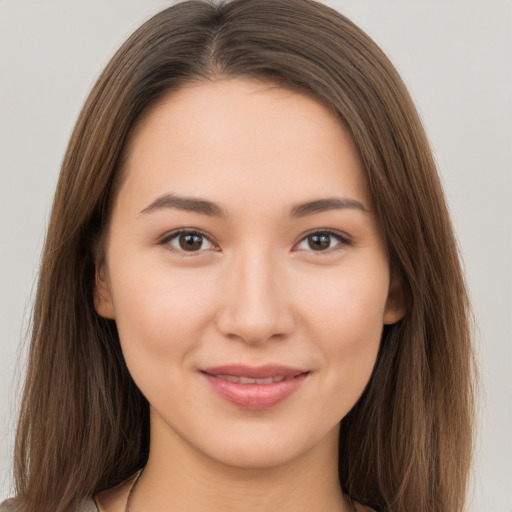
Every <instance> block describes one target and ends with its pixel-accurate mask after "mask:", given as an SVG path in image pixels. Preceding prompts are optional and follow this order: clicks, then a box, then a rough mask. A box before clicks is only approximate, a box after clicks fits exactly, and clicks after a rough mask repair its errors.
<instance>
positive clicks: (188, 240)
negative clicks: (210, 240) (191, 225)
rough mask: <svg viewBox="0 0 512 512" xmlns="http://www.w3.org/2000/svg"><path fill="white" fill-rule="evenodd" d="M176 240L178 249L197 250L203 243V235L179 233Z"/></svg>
mask: <svg viewBox="0 0 512 512" xmlns="http://www.w3.org/2000/svg"><path fill="white" fill-rule="evenodd" d="M178 240H179V244H180V249H183V250H184V251H198V250H199V249H201V246H202V245H203V237H202V236H201V235H196V234H192V235H180V237H179V239H178Z"/></svg>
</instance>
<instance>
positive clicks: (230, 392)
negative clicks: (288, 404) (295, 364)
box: [203, 372, 309, 411]
mask: <svg viewBox="0 0 512 512" xmlns="http://www.w3.org/2000/svg"><path fill="white" fill-rule="evenodd" d="M203 375H204V376H205V377H206V380H207V381H208V382H209V383H210V385H211V386H212V388H213V390H214V391H215V392H216V393H217V395H219V396H220V397H221V398H223V399H224V400H226V401H227V402H229V403H230V404H233V405H235V406H236V407H239V408H241V409H247V410H249V411H263V410H265V409H270V408H271V407H275V406H276V405H278V404H280V403H281V402H282V401H283V400H285V399H286V398H288V397H289V396H290V395H292V394H293V393H295V392H296V391H297V390H298V389H299V388H300V387H301V385H302V383H303V382H304V380H305V379H306V377H307V376H308V375H309V373H301V374H300V375H297V376H296V377H293V378H292V379H287V380H283V381H281V382H273V383H272V384H239V383H237V382H230V381H229V380H225V379H221V378H219V377H215V376H214V375H210V374H209V373H204V372H203Z"/></svg>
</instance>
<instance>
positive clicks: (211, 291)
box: [95, 79, 403, 467]
mask: <svg viewBox="0 0 512 512" xmlns="http://www.w3.org/2000/svg"><path fill="white" fill-rule="evenodd" d="M125 170H126V176H125V180H124V182H123V183H122V185H121V187H120V190H119V193H118V195H117V198H116V200H115V204H114V208H113V214H112V219H111V223H110V225H109V229H108V233H107V235H106V244H105V259H104V262H103V263H102V264H101V265H99V266H98V269H97V284H96V290H95V294H96V295H95V303H96V308H97V311H98V313H99V314H101V315H102V316H105V317H109V318H114V319H115V320H116V323H117V327H118V331H119V336H120V340H121V345H122V349H123V353H124V357H125V359H126V364H127V366H128V368H129V371H130V373H131V375H132V376H133V379H134V381H135V382H136V384H137V386H138V387H139V388H140V390H141V391H142V393H143V394H144V395H145V397H146V398H147V400H148V401H149V403H150V405H151V421H152V440H151V442H152V446H153V445H154V443H164V444H168V445H170V446H178V445H181V446H184V445H186V446H187V447H188V448H187V449H189V450H190V449H192V450H193V451H194V452H195V453H197V454H202V455H205V456H207V457H209V458H210V460H211V459H213V460H216V461H220V462H223V463H226V464H230V465H236V466H244V467H267V466H272V465H275V464H279V463H282V462H285V461H291V460H293V459H294V458H296V457H300V456H302V455H304V454H306V453H312V452H314V451H315V450H316V451H318V450H322V447H324V448H325V447H327V446H328V447H329V450H330V452H331V453H332V449H333V448H334V447H335V446H336V443H337V437H338V426H339V422H340V420H341V419H342V418H343V417H344V416H345V415H346V414H347V412H348V411H349V410H350V409H351V408H352V406H353V405H354V404H355V402H356V401H357V399H358V398H359V396H360V395H361V393H362V392H363V390H364V388H365V386H366V384H367V382H368V380H369V378H370V374H371V373H372V369H373V366H374V363H375V360H376V356H377V351H378V348H379V342H380V338H381V333H382V328H383V325H384V324H385V323H393V322H395V321H397V320H398V319H399V318H400V317H401V316H402V313H403V311H402V309H403V308H402V306H401V304H400V300H399V291H398V290H397V289H396V288H397V286H396V285H395V284H394V283H391V282H390V273H389V263H388V260H387V256H386V251H385V248H384V243H383V239H382V236H381V233H380V231H379V227H378V222H377V218H376V216H375V212H374V210H373V205H372V202H371V197H370V195H369V191H368V187H367V183H366V181H365V177H364V174H363V171H362V168H361V163H360V161H359V158H358V155H357V152H356V150H355V149H354V146H353V143H352V140H351V138H350V136H349V135H348V133H347V131H346V130H344V129H343V128H342V126H341V125H340V123H339V122H338V121H337V120H336V118H335V117H334V115H333V114H331V113H330V112H329V111H328V110H327V109H326V108H325V107H324V106H322V105H320V104H319V103H318V102H316V101H315V100H313V99H311V98H309V97H307V96H304V95H301V94H298V93H294V92H291V91H289V90H284V89H281V88H278V87H276V86H269V85H265V84H261V83H257V82H251V81H244V80H238V79H236V80H225V81H217V82H213V83H201V84H193V85H190V86H188V87H185V88H183V89H181V90H180V91H178V92H175V93H173V94H170V95H169V96H167V97H166V98H165V100H164V101H161V102H160V103H159V104H158V105H157V106H155V107H154V108H153V109H152V110H151V111H150V112H148V113H147V114H146V115H145V117H144V118H143V119H142V121H141V122H140V124H139V125H138V127H137V129H136V131H135V133H134V135H133V138H132V140H131V143H130V146H129V148H128V157H127V162H126V169H125ZM390 289H391V293H390Z"/></svg>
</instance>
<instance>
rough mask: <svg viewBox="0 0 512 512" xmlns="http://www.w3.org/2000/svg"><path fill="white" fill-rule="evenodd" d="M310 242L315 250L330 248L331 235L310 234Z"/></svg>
mask: <svg viewBox="0 0 512 512" xmlns="http://www.w3.org/2000/svg"><path fill="white" fill-rule="evenodd" d="M308 244H309V247H310V248H311V249H313V250H314V251H323V250H325V249H329V246H330V245H331V235H330V234H329V233H320V234H314V235H309V236H308Z"/></svg>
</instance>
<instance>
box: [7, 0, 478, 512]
mask: <svg viewBox="0 0 512 512" xmlns="http://www.w3.org/2000/svg"><path fill="white" fill-rule="evenodd" d="M33 325H34V329H33V337H32V345H31V351H30V361H29V370H28V375H27V381H26V387H25V394H24V397H23V402H22V409H21V415H20V420H19V426H18V434H17V441H16V460H15V474H16V485H17V497H16V499H14V500H13V501H11V502H9V503H7V504H5V505H4V508H5V510H20V511H21V510H23V511H35V510H38V511H64V510H65V511H69V510H96V509H98V510H101V511H104V512H116V511H123V510H132V511H142V512H143V511H145V510H217V509H219V510H247V511H250V510H268V509H269V508H270V507H276V506H277V507H279V508H280V509H281V510H285V511H286V510H288V509H294V510H297V509H299V510H301V509H302V510H337V511H348V510H354V509H360V510H365V509H367V507H370V508H371V509H374V510H379V511H387V510H389V511H404V512H405V511H410V510H419V511H427V510H428V511H448V510H450V511H452V510H462V509H463V507H464V495H465V489H466V481H467V474H468V468H469V460H470V451H471V412H472V393H471V346H470V337H469V329H468V303H467V298H466V293H465V290H464V285H463V280H462V276H461V271H460V265H459V261H458V256H457V250H456V245H455V242H454V238H453V234H452V230H451V225H450V221H449V217H448V214H447V209H446V205H445V202H444V199H443V194H442V190H441V187H440V184H439V180H438V177H437V174H436V171H435V166H434V163H433V160H432V156H431V153H430V150H429V148H428V143H427V141H426V138H425V135H424V133H423V130H422V127H421V124H420V122H419V119H418V117H417V114H416V112H415V109H414V106H413V105H412V102H411V100H410V98H409V96H408V94H407V92H406V90H405V88H404V86H403V84H402V82H401V80H400V78H399V77H398V75H397V73H396V71H395V70H394V69H393V67H392V65H391V64H390V63H389V61H388V60H387V59H386V57H385V56H384V55H383V54H382V52H381V51H380V50H379V49H378V48H377V47H376V45H375V44H374V43H373V42H372V41H371V40H370V39H369V38H368V37H367V36H366V35H365V34H364V33H362V32H361V31H360V30H359V29H358V28H357V27H355V26H354V25H353V24H352V23H351V22H350V21H348V20H347V19H346V18H344V17H343V16H341V15H340V14H338V13H336V12H335V11H332V10H330V9H328V8H327V7H325V6H322V5H321V4H318V3H314V2H309V1H301V2H297V1H293V0H235V1H233V2H229V3H225V4H220V5H211V4H209V3H204V2H184V3H181V4H177V5H176V6H174V7H171V8H169V9H166V10H165V11H162V12H161V13H160V14H158V15H156V16H155V17H154V18H152V19H151V20H149V21H148V22H147V23H146V24H144V25H143V26H142V27H141V28H140V29H139V30H138V31H137V32H135V34H133V36H131V37H130V39H129V40H128V41H127V42H126V43H125V44H124V45H123V47H122V48H121V49H120V50H119V52H118V53H117V54H116V55H115V56H114V58H113V59H112V61H111V62H110V63H109V65H108V66H107V68H106V69H105V71H104V73H103V74H102V76H101V77H100V78H99V80H98V82H97V84H96V86H95V87H94V88H93V91H92V92H91V94H90V96H89V99H88V100H87V102H86V104H85V106H84V109H83V111H82V113H81V115H80V118H79V120H78V122H77V125H76V127H75V131H74V133H73V135H72V138H71V141H70V144H69V147H68V151H67V153H66V157H65V160H64V162H63V167H62V171H61V176H60V180H59V184H58V187H57V192H56V196H55V200H54V205H53V210H52V216H51V221H50V225H49V229H48V235H47V240H46V245H45V249H44V255H43V262H42V267H41V272H40V279H39V285H38V293H37V298H36V305H35V312H34V320H33Z"/></svg>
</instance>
